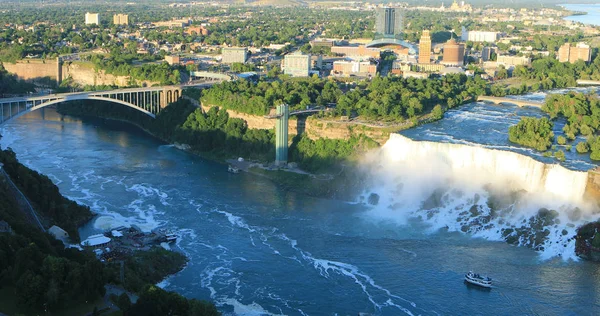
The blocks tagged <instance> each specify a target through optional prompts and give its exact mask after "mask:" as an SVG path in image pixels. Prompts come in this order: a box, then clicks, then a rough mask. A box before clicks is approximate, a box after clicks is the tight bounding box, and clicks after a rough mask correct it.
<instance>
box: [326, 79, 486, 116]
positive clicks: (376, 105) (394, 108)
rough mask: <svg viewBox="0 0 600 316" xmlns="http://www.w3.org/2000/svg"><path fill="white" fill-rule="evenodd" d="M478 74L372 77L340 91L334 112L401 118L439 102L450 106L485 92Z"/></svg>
mask: <svg viewBox="0 0 600 316" xmlns="http://www.w3.org/2000/svg"><path fill="white" fill-rule="evenodd" d="M486 89H487V87H486V82H485V81H484V80H482V79H481V78H480V77H479V76H477V77H467V76H465V75H460V74H451V75H446V76H444V77H441V78H439V79H416V78H400V77H384V78H382V77H375V78H373V80H371V81H369V82H368V83H366V85H365V83H364V82H363V83H361V84H359V85H358V86H357V87H356V88H355V89H352V90H351V91H349V92H348V93H345V94H342V95H340V96H339V98H338V100H337V106H336V107H335V111H334V113H335V114H337V115H348V116H353V115H354V114H357V115H360V116H364V117H366V118H368V119H374V120H392V121H393V120H403V119H409V118H413V117H415V116H417V115H420V114H424V113H427V112H429V111H431V110H432V109H433V108H434V106H435V105H437V104H442V105H445V106H447V107H448V108H453V107H455V106H457V105H460V104H463V103H465V102H470V101H472V100H473V98H475V97H476V96H478V95H481V94H485V93H486Z"/></svg>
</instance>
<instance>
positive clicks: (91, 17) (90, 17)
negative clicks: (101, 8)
mask: <svg viewBox="0 0 600 316" xmlns="http://www.w3.org/2000/svg"><path fill="white" fill-rule="evenodd" d="M85 24H96V25H98V24H100V18H99V15H98V13H89V12H86V13H85Z"/></svg>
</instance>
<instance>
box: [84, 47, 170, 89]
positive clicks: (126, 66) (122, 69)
mask: <svg viewBox="0 0 600 316" xmlns="http://www.w3.org/2000/svg"><path fill="white" fill-rule="evenodd" d="M134 56H135V55H134ZM134 60H135V59H134V57H133V56H129V55H122V54H121V53H120V50H115V51H114V53H113V54H112V55H111V56H109V57H108V58H105V57H104V56H102V55H94V56H92V57H91V61H92V62H93V63H94V67H95V69H96V70H104V71H105V72H106V73H108V74H113V75H116V76H130V77H131V78H132V79H135V80H140V81H144V80H149V81H156V82H159V83H160V84H161V85H170V84H179V83H180V82H181V74H180V71H179V70H178V69H176V68H174V67H172V66H169V64H168V63H166V62H162V63H160V64H148V63H146V64H142V65H141V66H134V65H132V63H133V62H134Z"/></svg>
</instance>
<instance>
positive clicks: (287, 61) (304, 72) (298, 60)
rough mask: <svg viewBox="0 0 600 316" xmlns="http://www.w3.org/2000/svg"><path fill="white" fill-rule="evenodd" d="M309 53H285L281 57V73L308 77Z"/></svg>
mask: <svg viewBox="0 0 600 316" xmlns="http://www.w3.org/2000/svg"><path fill="white" fill-rule="evenodd" d="M310 66H311V60H310V54H309V55H304V54H302V53H300V52H296V53H293V54H287V55H285V57H284V59H283V68H284V69H283V73H284V74H286V75H290V76H292V77H308V75H309V73H310Z"/></svg>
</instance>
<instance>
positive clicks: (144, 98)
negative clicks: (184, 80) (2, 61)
mask: <svg viewBox="0 0 600 316" xmlns="http://www.w3.org/2000/svg"><path fill="white" fill-rule="evenodd" d="M180 97H181V87H179V86H164V87H149V88H131V89H119V90H112V91H91V92H74V93H60V94H50V95H44V96H32V97H18V98H8V99H0V124H2V123H4V122H6V121H8V120H10V119H12V118H16V117H19V116H21V115H23V114H26V113H29V112H31V111H35V110H37V109H41V108H44V107H46V106H49V105H53V104H57V103H61V102H68V101H76V100H97V101H107V102H112V103H118V104H123V105H125V106H128V107H130V108H133V109H135V110H138V111H140V112H142V113H145V114H146V115H148V116H150V117H152V118H154V117H156V114H158V113H160V111H161V110H162V109H164V108H165V107H167V105H169V104H170V103H172V102H175V101H177V100H179V98H180Z"/></svg>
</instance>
